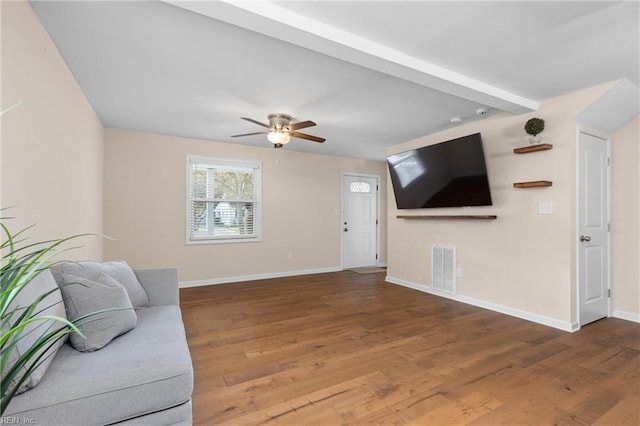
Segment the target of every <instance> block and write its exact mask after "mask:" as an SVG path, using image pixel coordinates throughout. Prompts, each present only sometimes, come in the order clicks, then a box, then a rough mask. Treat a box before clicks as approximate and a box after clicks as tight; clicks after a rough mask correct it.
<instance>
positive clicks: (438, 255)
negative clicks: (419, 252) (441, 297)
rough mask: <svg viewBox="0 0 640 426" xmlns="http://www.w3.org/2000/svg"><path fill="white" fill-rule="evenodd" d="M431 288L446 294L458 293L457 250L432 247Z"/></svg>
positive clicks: (435, 245) (440, 246)
mask: <svg viewBox="0 0 640 426" xmlns="http://www.w3.org/2000/svg"><path fill="white" fill-rule="evenodd" d="M431 288H433V289H434V290H438V291H442V292H444V293H449V294H455V292H456V248H455V247H445V246H442V245H438V244H434V245H432V246H431Z"/></svg>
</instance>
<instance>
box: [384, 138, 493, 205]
mask: <svg viewBox="0 0 640 426" xmlns="http://www.w3.org/2000/svg"><path fill="white" fill-rule="evenodd" d="M387 164H388V165H389V173H390V175H391V183H392V185H393V192H394V194H395V196H396V206H397V207H398V209H424V208H435V207H470V206H490V205H492V202H491V192H490V191H489V179H488V177H487V165H486V162H485V158H484V149H483V148H482V136H481V135H480V133H475V134H473V135H468V136H464V137H461V138H457V139H452V140H450V141H446V142H441V143H437V144H435V145H429V146H425V147H422V148H418V149H414V150H412V151H406V152H401V153H399V154H394V155H391V156H389V157H387Z"/></svg>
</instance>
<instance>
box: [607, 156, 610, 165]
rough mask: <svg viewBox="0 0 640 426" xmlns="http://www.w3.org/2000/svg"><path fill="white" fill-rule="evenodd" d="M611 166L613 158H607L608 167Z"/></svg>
mask: <svg viewBox="0 0 640 426" xmlns="http://www.w3.org/2000/svg"><path fill="white" fill-rule="evenodd" d="M610 165H611V157H607V166H610Z"/></svg>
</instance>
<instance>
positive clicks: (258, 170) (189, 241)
mask: <svg viewBox="0 0 640 426" xmlns="http://www.w3.org/2000/svg"><path fill="white" fill-rule="evenodd" d="M193 164H209V165H211V166H214V167H218V168H221V169H223V168H225V167H228V168H229V169H232V168H252V169H254V177H255V178H254V182H253V185H254V200H253V206H254V208H253V231H254V232H253V234H252V235H250V236H245V235H222V236H213V235H211V236H205V237H196V238H194V236H193V233H192V230H191V220H192V217H191V205H192V201H193V198H192V179H193V174H192V170H191V168H192V165H193ZM186 178H187V179H186V182H187V185H186V196H185V199H186V206H185V207H186V211H185V219H186V227H185V231H186V232H185V242H186V245H201V244H224V243H226V244H229V243H252V242H258V241H262V162H261V161H257V160H235V159H228V158H217V157H203V156H198V155H187V161H186ZM256 184H257V189H256ZM230 202H234V201H233V200H230Z"/></svg>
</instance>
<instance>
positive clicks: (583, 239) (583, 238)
mask: <svg viewBox="0 0 640 426" xmlns="http://www.w3.org/2000/svg"><path fill="white" fill-rule="evenodd" d="M580 241H582V242H583V243H584V242H585V241H586V242H589V241H591V237H590V236H588V235H580Z"/></svg>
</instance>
